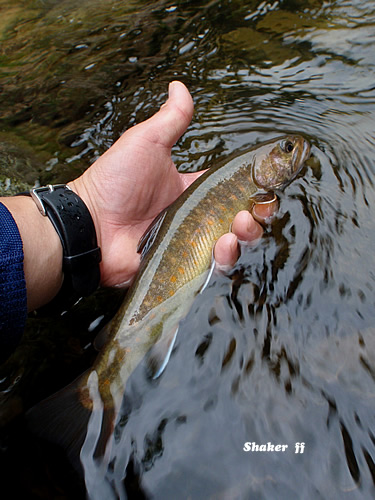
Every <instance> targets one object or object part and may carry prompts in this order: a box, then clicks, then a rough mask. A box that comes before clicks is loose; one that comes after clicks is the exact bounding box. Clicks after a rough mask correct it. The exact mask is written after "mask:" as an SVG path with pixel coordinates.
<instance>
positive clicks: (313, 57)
mask: <svg viewBox="0 0 375 500" xmlns="http://www.w3.org/2000/svg"><path fill="white" fill-rule="evenodd" d="M4 5H5V2H0V6H1V8H2V9H4V12H5V13H6V15H5V14H4V17H2V19H3V20H2V21H1V22H0V28H1V36H2V42H1V44H2V45H1V59H0V70H1V81H0V85H1V98H0V110H1V116H2V118H1V129H0V145H3V146H1V152H0V153H1V154H0V161H1V162H2V163H4V165H3V164H1V165H0V167H1V176H2V177H1V178H0V182H1V184H0V187H1V188H2V191H3V192H5V193H6V192H11V191H9V190H10V189H11V188H12V187H13V188H17V186H18V185H19V183H20V181H21V180H22V181H25V179H26V184H32V183H33V182H35V181H36V180H37V181H39V182H41V183H44V182H50V181H52V182H57V181H60V180H66V179H67V178H71V177H72V176H74V175H77V173H79V172H81V171H82V170H83V169H84V168H86V167H87V165H89V164H90V162H92V161H93V160H94V159H95V158H96V157H97V156H98V155H100V154H101V153H102V152H103V151H104V150H105V149H106V148H107V147H108V146H109V145H110V144H111V143H112V142H113V141H114V140H115V139H116V137H117V136H118V135H119V133H121V132H122V131H123V130H125V129H126V128H127V127H129V126H131V125H134V124H135V123H138V122H139V121H141V120H143V119H145V118H146V117H147V116H149V115H150V114H151V113H153V112H154V111H155V110H156V109H157V108H158V106H159V105H160V104H161V103H162V102H163V101H164V99H165V97H166V88H167V83H168V82H169V81H170V80H172V79H175V78H179V79H182V80H183V81H184V82H185V83H187V84H188V85H189V88H190V90H191V92H192V95H193V98H194V102H195V107H196V114H195V117H194V119H193V122H192V124H191V126H190V128H189V129H188V131H187V133H186V134H185V135H184V137H183V138H182V139H181V140H180V141H179V143H178V144H177V145H176V147H175V149H174V153H173V154H174V160H175V162H176V164H177V165H178V167H179V169H180V170H181V171H192V170H197V169H201V168H205V167H208V166H210V165H212V164H213V163H214V162H215V161H216V160H217V158H219V157H220V158H222V157H225V156H226V155H228V154H230V153H231V152H233V151H237V150H238V151H241V150H242V149H244V148H246V147H247V146H249V145H252V144H255V143H257V142H260V141H263V140H267V139H269V138H271V137H274V136H277V135H280V134H281V133H286V132H298V133H303V134H304V135H305V136H306V137H307V138H308V139H309V140H310V141H311V143H312V145H313V158H312V159H311V160H310V161H309V162H308V164H307V165H306V167H305V169H304V172H303V174H302V176H300V177H299V178H298V179H297V180H296V181H294V182H293V183H292V184H291V185H290V186H288V188H287V189H286V190H285V192H284V193H282V194H280V210H279V212H278V214H277V215H276V217H275V219H274V220H273V221H272V223H271V224H270V225H269V226H268V227H267V228H266V229H265V234H264V237H263V239H262V241H261V242H260V243H259V244H258V245H257V246H256V247H255V248H243V251H242V255H241V258H240V260H239V261H238V263H237V265H236V266H235V268H234V269H233V271H232V272H231V274H230V275H229V276H215V277H214V278H213V279H212V281H211V283H210V285H209V287H208V288H207V289H206V290H205V291H204V293H203V294H202V296H201V297H200V300H199V301H196V302H195V303H194V306H193V308H192V310H191V311H190V313H189V314H188V316H187V317H186V318H185V319H184V321H183V322H182V324H181V327H180V330H179V335H178V338H177V343H176V346H175V349H174V351H173V353H172V356H171V359H170V362H169V364H168V366H167V369H166V370H165V372H164V373H163V374H162V376H161V377H160V378H159V379H157V380H156V381H150V380H149V379H148V378H147V377H146V374H145V365H144V363H141V365H140V366H139V367H138V368H137V369H136V370H135V372H134V373H133V375H132V377H131V378H130V380H129V383H128V386H127V391H126V394H125V396H124V405H123V411H122V414H121V415H120V418H119V421H118V423H117V426H116V429H115V430H114V433H113V436H112V440H111V441H110V446H108V447H107V449H106V452H105V454H104V455H103V456H98V457H94V453H93V450H92V449H90V446H89V445H88V443H87V442H86V443H85V444H86V446H85V447H84V449H83V452H82V457H81V458H82V462H83V467H84V469H85V481H86V485H85V487H86V489H87V491H88V492H89V494H90V497H91V498H93V499H96V498H98V499H99V498H100V499H102V498H126V497H128V498H156V499H161V498H163V499H172V498H193V499H200V498H202V499H203V498H205V499H206V498H215V499H237V498H243V499H257V500H258V499H262V498H265V499H270V498H280V499H281V498H285V499H290V498H313V499H316V498H322V499H326V498H335V499H336V498H337V499H342V498H350V499H353V498H373V496H374V493H375V491H374V489H375V487H374V484H375V421H374V396H375V389H374V387H375V386H374V380H375V340H374V302H375V300H374V288H375V283H374V281H375V273H374V270H373V260H374V259H373V243H374V241H373V239H374V236H373V235H374V234H375V231H374V217H373V204H374V197H375V192H374V181H373V179H374V149H375V148H374V146H375V127H374V118H375V86H374V81H375V74H374V73H375V72H374V68H375V53H374V50H373V46H374V41H375V40H374V39H375V35H374V33H375V31H374V26H375V9H374V6H373V4H372V2H369V1H368V2H366V1H361V2H359V1H352V2H347V1H344V2H334V1H332V2H322V1H318V0H309V1H307V2H300V1H298V0H295V1H275V2H260V1H259V2H257V1H253V2H243V1H239V0H235V1H232V2H226V1H224V2H217V1H212V2H182V1H181V2H176V3H173V4H172V3H168V2H165V1H160V2H147V1H144V2H126V5H125V3H124V2H118V1H113V2H111V7H110V8H109V7H108V2H103V1H99V0H98V1H95V2H89V3H87V2H81V4H80V5H79V6H77V4H76V2H70V1H64V2H51V1H46V2H40V3H38V2H33V3H31V4H30V5H29V6H28V7H25V6H24V5H23V3H22V2H15V4H14V6H13V7H12V8H10V7H9V6H6V7H4ZM2 16H3V14H2ZM52 41H53V43H52ZM26 42H27V43H26ZM2 158H5V159H4V161H3V160H2ZM9 164H11V165H14V168H12V169H9ZM26 173H27V174H28V176H29V177H25V175H24V174H26ZM105 295H106V294H104V296H103V297H94V298H92V299H91V300H92V301H91V302H88V303H87V304H81V305H80V308H81V309H78V310H77V311H73V312H72V313H71V315H70V316H69V317H66V318H57V319H56V318H52V319H51V318H45V319H38V318H31V319H30V324H29V327H28V332H27V335H26V336H25V339H24V341H23V344H22V345H21V346H20V348H19V349H18V351H16V353H15V354H14V356H13V357H11V358H10V359H9V360H8V361H7V363H5V364H4V365H3V366H1V390H2V393H1V397H2V401H3V403H2V412H1V415H2V416H1V418H2V425H3V430H2V440H1V444H2V450H1V453H2V462H3V463H4V471H5V472H6V473H7V474H5V477H6V476H9V482H10V483H12V480H13V481H14V484H13V487H14V488H15V491H21V490H22V493H23V494H24V496H28V497H30V498H41V499H42V498H74V497H76V498H84V496H85V495H84V487H83V484H82V481H81V480H80V479H79V478H77V477H76V476H75V474H74V471H71V470H70V469H69V467H68V465H67V464H65V463H64V465H62V462H61V461H62V460H63V458H58V457H60V455H58V454H57V452H56V451H53V452H52V449H51V448H50V447H49V446H50V445H46V446H48V447H47V448H45V447H42V443H41V442H40V441H39V440H37V439H36V438H34V437H32V436H30V435H29V434H28V433H27V431H26V430H25V429H24V427H23V426H22V418H21V416H20V415H22V412H23V411H24V409H25V408H27V407H29V406H30V405H31V404H33V403H34V402H36V401H37V400H38V399H40V398H41V397H43V396H45V395H47V394H48V393H50V392H52V391H53V390H56V389H58V388H59V387H61V386H63V385H64V384H66V383H68V382H69V381H71V380H72V379H73V378H74V377H75V376H76V375H78V373H79V372H80V371H81V370H83V369H85V368H86V367H87V366H89V365H90V363H92V359H93V355H94V353H93V352H92V350H91V347H90V346H91V344H92V340H93V337H94V336H95V333H96V331H97V330H98V329H100V325H101V324H103V323H104V321H105V318H103V316H104V315H107V316H109V315H110V313H111V311H112V308H111V307H109V304H112V303H113V302H114V301H113V298H112V297H109V298H108V300H107V299H106V298H105ZM118 300H120V298H118ZM96 320H97V321H96ZM35 325H36V326H35ZM60 331H61V333H60ZM87 346H89V347H87ZM90 425H96V424H95V423H94V422H93V421H92V422H90ZM90 425H89V430H90ZM245 443H250V444H249V447H250V451H245V450H244V447H245ZM253 443H254V446H255V445H262V444H264V445H266V446H277V445H287V448H285V447H284V448H285V449H284V451H281V449H280V450H279V451H275V449H274V450H273V451H260V450H258V451H256V448H254V451H251V450H252V449H253V448H252V447H253ZM267 443H270V445H268V444H267ZM297 443H304V452H303V453H296V446H297ZM266 449H267V448H266ZM300 449H301V448H300ZM297 451H298V450H297ZM50 457H53V460H52V458H50ZM8 472H9V474H8ZM18 475H19V476H20V477H22V478H24V479H25V481H26V482H25V483H24V484H26V485H27V486H24V487H21V486H18V485H17V483H16V480H15V478H16V477H18ZM33 475H34V476H36V478H37V479H34V480H32V479H30V478H31V476H33ZM73 478H74V479H73ZM68 484H70V486H68ZM17 488H18V490H17ZM22 488H23V489H22ZM104 495H105V496H104Z"/></svg>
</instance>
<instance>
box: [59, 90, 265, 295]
mask: <svg viewBox="0 0 375 500" xmlns="http://www.w3.org/2000/svg"><path fill="white" fill-rule="evenodd" d="M193 109H194V106H193V101H192V98H191V96H190V94H189V92H188V90H187V89H186V87H185V86H184V85H183V84H182V83H180V82H172V83H171V84H170V87H169V98H168V101H167V102H166V103H165V104H164V105H163V106H162V107H161V109H160V110H159V111H158V112H157V113H156V114H155V115H154V116H152V117H151V118H149V119H148V120H146V121H144V122H142V123H140V124H138V125H136V126H134V127H133V128H131V129H129V130H127V131H126V132H125V133H124V134H123V135H122V136H121V137H120V138H119V139H118V140H117V142H116V143H115V144H114V145H113V146H112V147H111V148H110V149H109V150H108V151H107V152H106V153H104V154H103V155H102V156H101V157H100V158H99V159H98V160H97V161H96V162H95V163H94V164H93V165H92V166H91V167H90V168H89V169H88V170H86V171H85V172H84V173H83V175H82V176H81V177H79V178H78V179H76V180H75V181H73V182H71V183H69V185H70V187H71V188H72V189H73V191H75V192H76V193H77V194H78V195H79V196H80V197H81V198H82V199H83V200H84V201H85V203H86V205H87V206H88V208H89V210H90V212H91V215H92V217H93V220H94V224H95V228H96V232H97V237H98V243H99V246H100V247H101V250H102V262H101V284H102V285H103V286H114V285H119V284H124V285H125V284H126V283H129V282H130V281H131V280H132V278H133V277H134V275H135V273H136V271H137V270H138V267H139V261H140V256H139V254H138V253H137V251H136V249H137V244H138V241H139V239H140V238H141V236H142V234H143V233H144V231H145V230H146V228H147V227H148V226H149V224H150V223H151V222H152V220H153V219H154V218H155V217H156V215H158V214H159V213H160V212H161V211H162V210H163V209H164V208H165V207H167V206H168V205H170V204H171V203H172V202H173V201H174V200H175V199H176V198H177V197H178V196H179V195H180V194H181V193H182V192H183V191H184V190H185V189H186V188H187V187H188V186H189V185H190V184H191V183H192V182H193V181H194V180H195V179H196V178H197V177H198V176H199V175H200V174H201V172H198V173H192V174H180V173H179V172H178V171H177V169H176V167H175V165H174V163H173V161H172V158H171V148H172V146H173V145H174V144H175V142H176V141H177V140H178V139H179V138H180V137H181V135H182V134H183V133H184V132H185V130H186V129H187V127H188V125H189V123H190V121H191V118H192V115H193ZM274 210H275V204H270V205H259V206H256V207H255V209H254V217H255V218H253V217H252V215H250V213H249V212H246V211H243V212H240V213H239V214H237V216H236V217H235V219H234V221H233V225H232V231H233V232H232V233H227V234H226V235H224V236H222V237H221V238H220V239H219V240H218V241H217V243H216V245H215V249H214V257H215V260H216V262H217V264H218V266H219V267H220V268H222V269H225V268H228V267H231V266H233V264H234V263H235V261H236V260H237V258H238V256H239V249H238V239H240V240H243V241H254V240H257V239H259V238H260V237H261V235H262V231H263V230H262V227H261V225H260V224H259V223H258V222H257V221H260V222H262V221H264V220H265V219H266V218H267V217H269V216H270V215H272V213H273V212H274ZM255 219H257V221H256V220H255Z"/></svg>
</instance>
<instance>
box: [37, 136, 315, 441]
mask: <svg viewBox="0 0 375 500" xmlns="http://www.w3.org/2000/svg"><path fill="white" fill-rule="evenodd" d="M309 155H310V145H309V142H308V141H307V140H306V139H305V138H303V137H302V136H300V135H288V136H284V137H279V138H276V139H273V140H271V141H268V142H265V143H262V144H260V145H257V146H255V147H252V148H250V149H249V150H247V151H246V152H244V153H242V154H240V155H234V156H233V157H232V158H229V159H227V160H226V161H224V162H222V163H220V164H218V165H215V166H213V167H211V168H210V169H209V170H207V171H206V172H205V173H203V174H202V175H201V176H200V177H198V179H197V180H196V181H195V182H194V183H193V184H191V185H190V186H189V187H188V188H187V189H186V190H185V191H184V192H183V193H182V194H181V195H180V196H179V197H178V198H177V200H176V201H175V202H174V203H172V204H171V205H170V206H169V207H167V208H166V209H165V210H163V212H161V213H160V214H159V216H158V217H157V218H156V219H155V221H154V222H153V224H152V225H151V226H150V227H149V229H148V230H147V231H146V233H145V235H144V236H143V237H142V238H141V240H140V243H139V247H138V250H139V252H140V253H141V265H140V269H139V272H138V274H137V277H136V279H135V281H134V283H133V284H132V286H131V288H130V289H129V290H128V292H127V294H126V297H125V299H124V302H123V304H122V305H121V306H120V308H119V310H118V311H117V313H116V315H115V316H114V318H113V319H112V321H111V323H110V324H109V325H108V326H107V328H106V330H107V335H108V339H107V341H106V343H105V345H104V346H103V348H102V349H101V351H100V353H99V354H98V357H97V359H96V361H95V363H94V365H93V366H92V368H90V369H89V370H88V371H87V372H86V373H85V374H83V375H82V376H81V377H80V378H79V379H77V381H75V382H74V383H73V384H71V386H70V387H68V388H67V389H64V390H63V391H60V393H57V394H56V395H53V396H51V397H50V398H48V399H47V400H45V401H44V402H41V403H39V405H37V410H36V411H35V410H34V412H33V409H32V410H31V415H32V420H34V422H35V423H37V424H38V425H41V426H42V428H43V430H44V431H47V430H48V429H51V432H53V427H58V428H59V429H64V431H63V432H61V433H60V434H61V435H60V444H62V445H63V446H64V447H65V448H69V447H70V448H71V447H72V443H73V446H74V447H77V446H80V445H82V443H83V441H82V440H83V439H84V437H82V433H84V432H85V425H87V418H90V417H89V415H90V414H91V413H92V412H93V411H95V409H97V408H100V411H101V412H102V413H103V414H106V415H107V418H106V419H104V418H103V422H109V424H106V426H107V435H108V434H109V433H110V432H111V429H113V422H114V421H115V419H116V416H117V415H118V414H119V412H120V407H121V402H122V399H123V395H124V392H125V387H126V382H127V380H128V378H129V376H130V375H131V373H132V372H133V371H134V369H135V368H136V367H137V366H138V365H139V363H140V362H141V360H143V359H145V358H147V361H148V362H147V365H148V367H149V369H150V373H151V376H152V377H159V376H160V375H161V373H162V372H163V370H164V369H165V366H166V364H167V360H168V358H169V356H170V354H171V351H172V348H173V343H174V340H175V338H176V335H177V332H178V327H179V323H180V321H181V319H183V318H184V317H185V316H186V314H187V313H188V311H189V309H190V308H191V306H192V304H193V301H194V299H195V297H196V296H197V294H198V293H199V292H200V291H202V289H203V288H204V287H205V285H206V284H207V282H208V280H209V278H210V273H211V271H212V268H213V264H212V263H213V257H212V255H213V247H214V245H215V242H216V241H217V240H218V238H219V237H220V236H221V235H223V234H224V233H226V232H228V231H229V229H230V225H231V222H232V220H233V218H234V216H235V214H236V213H237V212H239V211H240V210H251V208H252V207H253V206H254V204H255V203H256V202H257V200H258V199H259V198H260V197H262V196H264V195H265V194H268V193H274V192H277V191H278V190H280V189H283V188H284V187H285V186H286V185H287V184H289V183H290V182H291V181H292V180H293V179H294V178H295V177H296V176H297V175H298V173H299V172H300V170H301V169H302V166H303V165H304V163H305V161H306V160H307V159H308V157H309ZM59 401H60V402H59ZM64 412H65V413H66V414H67V420H66V423H65V424H62V418H63V415H62V414H63V413H64ZM83 412H85V414H86V424H85V423H83V419H82V413H83ZM43 413H45V414H47V415H48V417H47V419H43V418H41V415H42V414H43ZM73 416H74V417H73ZM69 418H71V420H72V422H70V423H68V422H69ZM47 420H48V422H47ZM73 421H74V422H75V424H74V423H73ZM101 427H103V424H102V426H101ZM102 431H103V429H102ZM55 432H56V429H55ZM79 436H80V437H79ZM104 441H105V440H104Z"/></svg>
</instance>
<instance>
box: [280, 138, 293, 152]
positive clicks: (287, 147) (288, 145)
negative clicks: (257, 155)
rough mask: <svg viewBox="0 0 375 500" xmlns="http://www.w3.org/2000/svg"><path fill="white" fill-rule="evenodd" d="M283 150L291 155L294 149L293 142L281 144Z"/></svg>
mask: <svg viewBox="0 0 375 500" xmlns="http://www.w3.org/2000/svg"><path fill="white" fill-rule="evenodd" d="M281 149H282V150H283V151H284V152H285V153H291V152H292V151H293V149H294V144H293V143H292V141H288V140H287V141H282V143H281Z"/></svg>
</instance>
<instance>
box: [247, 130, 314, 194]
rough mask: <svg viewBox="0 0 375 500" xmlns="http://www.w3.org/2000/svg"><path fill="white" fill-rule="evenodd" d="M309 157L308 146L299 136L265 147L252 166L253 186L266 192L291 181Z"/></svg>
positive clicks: (274, 141) (271, 143)
mask: <svg viewBox="0 0 375 500" xmlns="http://www.w3.org/2000/svg"><path fill="white" fill-rule="evenodd" d="M309 156H310V144H309V143H308V141H306V139H304V138H303V137H302V136H300V135H288V136H285V137H281V138H279V139H275V140H273V141H271V142H269V143H268V144H267V145H265V146H264V147H263V148H261V150H260V151H259V154H258V155H256V157H255V160H254V164H253V179H254V182H255V184H256V185H257V186H258V187H259V188H262V189H265V190H267V191H269V190H273V189H277V188H280V187H283V186H284V185H286V184H288V183H289V182H290V181H291V180H293V179H294V178H295V177H296V175H297V174H298V172H299V171H300V170H301V168H302V166H303V164H304V162H305V161H306V160H307V159H308V157H309Z"/></svg>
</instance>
